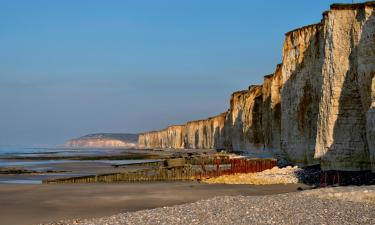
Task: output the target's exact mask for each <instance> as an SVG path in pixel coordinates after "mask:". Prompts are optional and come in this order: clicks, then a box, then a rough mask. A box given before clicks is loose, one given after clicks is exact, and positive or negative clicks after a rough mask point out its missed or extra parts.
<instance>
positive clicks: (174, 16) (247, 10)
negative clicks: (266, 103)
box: [0, 0, 358, 146]
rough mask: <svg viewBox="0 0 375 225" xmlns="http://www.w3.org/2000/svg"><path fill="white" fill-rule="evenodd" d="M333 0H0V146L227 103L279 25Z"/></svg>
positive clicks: (160, 120) (166, 118) (144, 126)
mask: <svg viewBox="0 0 375 225" xmlns="http://www.w3.org/2000/svg"><path fill="white" fill-rule="evenodd" d="M333 2H336V1H330V0H314V1H311V0H284V1H280V0H267V1H249V0H243V1H241V0H226V1H224V0H180V1H178V0H169V1H168V0H149V1H146V0H134V1H128V0H122V1H120V0H118V1H116V0H105V1H104V0H101V1H98V0H90V1H89V0H64V1H50V0H33V1H29V0H23V1H22V0H17V1H12V0H7V1H6V0H0V145H27V146H40V145H59V144H62V143H64V142H65V141H67V140H68V139H70V138H74V137H78V136H82V135H85V134H89V133H98V132H121V133H136V132H143V131H148V130H155V129H161V128H164V127H166V126H168V125H171V124H182V123H184V122H186V121H189V120H195V119H203V118H206V117H209V116H213V115H216V114H219V113H221V112H224V111H226V110H227V108H228V105H229V103H228V101H229V96H230V94H231V93H232V92H234V91H237V90H241V89H246V88H247V87H248V86H249V85H251V84H261V83H262V80H263V76H264V75H267V74H270V73H272V72H273V71H274V69H275V65H276V64H278V63H280V62H281V56H282V55H281V54H282V52H281V50H282V44H283V40H284V34H285V33H286V32H287V31H289V30H293V29H295V28H298V27H301V26H304V25H308V24H312V23H316V22H319V21H320V20H321V14H322V12H323V11H325V10H327V9H329V5H330V4H331V3H333ZM341 2H346V3H349V2H351V0H350V1H348V0H342V1H341ZM356 2H358V1H356Z"/></svg>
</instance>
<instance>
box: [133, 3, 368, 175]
mask: <svg viewBox="0 0 375 225" xmlns="http://www.w3.org/2000/svg"><path fill="white" fill-rule="evenodd" d="M374 8H375V3H374V2H367V3H359V4H334V5H331V8H330V10H329V11H326V12H325V13H324V14H323V18H322V20H321V22H320V23H317V24H313V25H309V26H305V27H302V28H299V29H296V30H293V31H290V32H288V33H286V35H285V42H284V46H283V61H282V63H281V64H279V65H278V66H277V67H276V70H275V72H274V73H273V74H271V75H268V76H265V77H264V83H263V85H255V86H250V88H249V89H248V90H244V91H238V92H235V93H233V94H232V96H231V100H230V108H229V110H228V112H227V113H223V114H221V115H219V116H217V117H213V118H210V119H207V120H199V121H192V122H188V123H187V124H186V125H182V126H180V127H179V128H178V129H177V128H173V129H172V131H170V133H171V134H172V135H167V133H168V132H167V133H166V132H165V130H162V131H158V132H146V133H144V134H141V135H140V138H139V145H140V146H141V147H146V148H195V149H199V148H216V149H222V148H225V149H227V150H234V151H250V152H269V153H271V154H274V155H275V156H276V157H278V158H281V159H285V160H287V162H289V163H294V164H297V165H301V166H311V165H319V164H320V165H321V168H322V169H323V170H342V171H367V170H372V171H373V172H375V141H374V140H375V128H374V125H375V78H374V74H375V11H374ZM180 130H181V131H180ZM167 136H168V138H167Z"/></svg>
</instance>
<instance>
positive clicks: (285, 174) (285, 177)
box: [204, 166, 306, 185]
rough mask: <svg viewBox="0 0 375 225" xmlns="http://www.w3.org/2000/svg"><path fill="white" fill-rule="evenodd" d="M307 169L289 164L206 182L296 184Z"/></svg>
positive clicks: (220, 177) (302, 177)
mask: <svg viewBox="0 0 375 225" xmlns="http://www.w3.org/2000/svg"><path fill="white" fill-rule="evenodd" d="M305 173H306V172H305V171H304V170H303V169H301V168H298V167H297V166H294V167H291V166H287V167H284V168H279V167H274V168H272V169H269V170H265V171H262V172H259V173H239V174H233V175H223V176H219V177H215V178H210V179H207V180H204V182H206V183H211V184H214V183H220V184H255V185H265V184H295V183H300V182H301V180H302V179H304V177H305V176H306V175H305Z"/></svg>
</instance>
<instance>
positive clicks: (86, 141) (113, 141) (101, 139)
mask: <svg viewBox="0 0 375 225" xmlns="http://www.w3.org/2000/svg"><path fill="white" fill-rule="evenodd" d="M64 146H66V147H82V148H136V147H137V146H138V134H114V133H100V134H89V135H85V136H82V137H79V138H75V139H72V140H69V141H67V142H66V143H65V144H64Z"/></svg>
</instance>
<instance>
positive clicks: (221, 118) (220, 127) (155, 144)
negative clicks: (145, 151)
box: [138, 113, 226, 149]
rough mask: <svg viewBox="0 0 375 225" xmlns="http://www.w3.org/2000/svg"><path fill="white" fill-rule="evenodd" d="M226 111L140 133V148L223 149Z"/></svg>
mask: <svg viewBox="0 0 375 225" xmlns="http://www.w3.org/2000/svg"><path fill="white" fill-rule="evenodd" d="M225 119H226V113H222V114H220V115H218V116H215V117H211V118H208V119H206V120H197V121H191V122H188V123H187V124H185V125H176V126H170V127H168V128H166V129H164V130H161V131H152V132H146V133H143V134H141V135H140V137H139V140H138V143H139V147H140V148H172V149H182V148H188V149H223V148H224V141H225V139H224V123H225Z"/></svg>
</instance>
